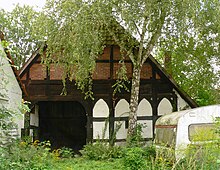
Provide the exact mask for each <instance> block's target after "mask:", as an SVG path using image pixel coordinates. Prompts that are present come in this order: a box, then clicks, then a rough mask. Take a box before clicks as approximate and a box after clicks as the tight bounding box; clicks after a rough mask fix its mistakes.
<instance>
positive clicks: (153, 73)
mask: <svg viewBox="0 0 220 170" xmlns="http://www.w3.org/2000/svg"><path fill="white" fill-rule="evenodd" d="M120 59H121V53H120V48H119V47H118V46H116V45H109V46H106V47H105V49H104V51H103V53H102V55H101V56H100V57H98V59H97V61H96V68H95V71H94V73H93V75H92V77H93V81H112V80H113V81H114V80H116V79H117V71H118V69H119V68H120V67H121V65H120V64H119V61H120ZM124 62H125V66H126V68H127V77H128V78H129V79H130V80H131V78H132V68H133V66H132V62H131V60H130V59H129V58H128V57H126V56H125V60H124ZM62 74H63V71H62V68H61V67H56V66H55V65H54V64H51V65H50V69H49V70H48V69H47V68H46V66H44V65H42V64H41V56H40V54H39V49H38V50H37V51H36V52H35V53H33V55H32V56H31V58H30V59H29V60H28V61H27V63H26V64H25V65H24V67H23V68H22V69H21V71H20V73H19V76H20V78H21V80H22V81H23V83H24V84H25V82H26V84H27V82H28V81H45V80H47V81H48V80H49V81H55V80H59V81H61V80H62ZM148 81H157V82H158V83H159V84H160V85H159V86H160V87H159V88H158V92H159V93H167V91H172V90H173V89H175V91H176V92H178V94H179V95H180V96H181V98H182V99H184V100H185V101H186V102H187V103H188V104H189V106H190V107H197V104H196V103H195V102H194V101H193V100H192V99H191V98H190V97H189V96H188V95H187V94H186V93H185V92H184V91H182V90H181V89H180V88H179V86H178V85H177V84H176V82H175V81H174V80H173V79H172V78H171V77H170V76H169V75H168V74H167V73H166V71H165V70H164V69H163V68H162V67H161V65H160V64H159V63H158V62H157V61H156V60H155V59H154V58H153V56H150V57H149V58H148V59H147V60H146V62H145V63H144V65H143V67H142V71H141V82H143V83H142V84H145V85H143V86H142V87H141V88H140V93H145V92H147V93H152V85H148V84H147V82H148ZM144 82H146V83H144ZM158 83H157V84H158ZM61 90H62V88H61V87H60V91H61ZM94 90H96V88H95V87H94Z"/></svg>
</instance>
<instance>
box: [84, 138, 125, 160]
mask: <svg viewBox="0 0 220 170" xmlns="http://www.w3.org/2000/svg"><path fill="white" fill-rule="evenodd" d="M81 153H82V156H83V157H85V158H87V159H90V160H109V159H113V158H121V157H122V154H123V152H122V149H121V147H120V146H110V145H109V144H108V143H105V142H101V141H98V142H95V143H89V144H87V145H85V146H84V149H83V150H82V151H81Z"/></svg>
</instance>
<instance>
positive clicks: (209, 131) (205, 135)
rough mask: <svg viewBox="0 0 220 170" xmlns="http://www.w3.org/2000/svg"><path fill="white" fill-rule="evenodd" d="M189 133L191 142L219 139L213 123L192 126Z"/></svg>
mask: <svg viewBox="0 0 220 170" xmlns="http://www.w3.org/2000/svg"><path fill="white" fill-rule="evenodd" d="M188 131H189V140H190V141H207V140H214V139H216V137H217V134H216V133H215V125H214V124H213V123H200V124H191V125H189V128H188Z"/></svg>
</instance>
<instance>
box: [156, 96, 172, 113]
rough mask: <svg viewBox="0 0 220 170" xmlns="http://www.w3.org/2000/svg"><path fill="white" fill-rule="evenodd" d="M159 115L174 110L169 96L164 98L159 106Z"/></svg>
mask: <svg viewBox="0 0 220 170" xmlns="http://www.w3.org/2000/svg"><path fill="white" fill-rule="evenodd" d="M157 112H158V115H164V114H168V113H172V112H173V107H172V105H171V103H170V101H169V100H168V99H167V98H163V99H162V100H161V101H160V103H159V105H158V108H157Z"/></svg>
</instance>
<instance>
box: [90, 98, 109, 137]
mask: <svg viewBox="0 0 220 170" xmlns="http://www.w3.org/2000/svg"><path fill="white" fill-rule="evenodd" d="M108 116H109V108H108V105H107V103H106V102H105V101H104V100H103V99H99V100H98V101H97V102H96V104H95V106H94V108H93V117H94V118H106V119H107V118H108ZM103 137H104V139H108V138H109V122H108V121H101V122H94V121H93V139H102V138H103Z"/></svg>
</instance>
